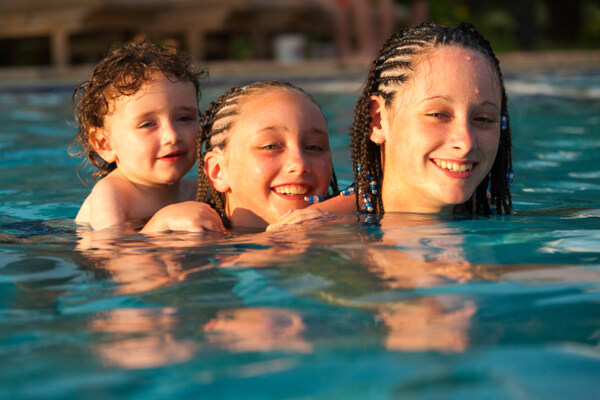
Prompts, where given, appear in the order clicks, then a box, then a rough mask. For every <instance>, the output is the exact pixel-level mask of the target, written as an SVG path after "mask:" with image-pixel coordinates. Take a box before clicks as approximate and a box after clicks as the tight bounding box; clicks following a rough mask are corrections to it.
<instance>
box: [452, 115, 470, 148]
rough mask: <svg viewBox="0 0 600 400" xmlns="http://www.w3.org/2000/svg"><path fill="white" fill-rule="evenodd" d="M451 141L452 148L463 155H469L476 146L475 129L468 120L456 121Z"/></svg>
mask: <svg viewBox="0 0 600 400" xmlns="http://www.w3.org/2000/svg"><path fill="white" fill-rule="evenodd" d="M450 141H451V145H452V148H453V149H454V150H456V151H457V152H459V153H460V154H461V155H464V154H467V153H468V152H469V151H471V150H472V149H473V148H474V147H475V146H476V141H475V128H474V127H473V125H472V124H471V122H470V121H469V120H468V119H461V120H458V119H457V120H456V123H455V125H454V127H453V129H452V134H451V136H450Z"/></svg>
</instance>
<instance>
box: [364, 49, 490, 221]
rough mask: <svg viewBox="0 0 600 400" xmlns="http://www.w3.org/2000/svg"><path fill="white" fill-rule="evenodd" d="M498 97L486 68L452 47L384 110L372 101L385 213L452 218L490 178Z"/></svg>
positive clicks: (434, 55) (430, 60) (419, 69)
mask: <svg viewBox="0 0 600 400" xmlns="http://www.w3.org/2000/svg"><path fill="white" fill-rule="evenodd" d="M500 110H501V91H500V84H499V81H498V77H497V76H496V74H495V73H494V70H493V68H492V65H491V64H490V61H488V60H486V59H485V58H484V56H483V55H481V54H480V53H478V52H476V51H473V50H467V49H464V48H461V47H457V46H440V47H437V48H435V49H433V50H432V51H431V52H430V53H429V54H428V55H426V56H424V58H423V59H422V60H419V61H418V62H417V64H416V69H415V71H414V77H413V79H411V80H410V81H408V82H407V83H406V84H404V86H401V88H400V89H399V90H398V91H397V93H396V96H395V100H394V102H393V103H392V104H391V105H390V106H389V107H386V106H385V105H384V100H383V99H382V98H381V97H379V96H372V97H371V114H372V116H373V129H372V133H371V140H372V141H373V142H375V143H377V144H379V145H381V151H382V160H383V165H384V171H385V172H384V178H383V182H382V199H383V204H384V206H385V210H386V211H399V212H418V213H440V212H442V213H450V212H452V210H453V208H454V206H455V205H458V204H462V203H464V202H465V201H467V200H468V199H469V198H470V197H471V195H472V194H473V191H474V190H475V188H476V187H477V185H478V184H479V183H480V182H481V181H482V180H483V179H484V177H485V176H486V175H487V174H488V172H489V171H490V169H491V167H492V165H493V163H494V159H495V157H496V153H497V150H498V143H499V138H500Z"/></svg>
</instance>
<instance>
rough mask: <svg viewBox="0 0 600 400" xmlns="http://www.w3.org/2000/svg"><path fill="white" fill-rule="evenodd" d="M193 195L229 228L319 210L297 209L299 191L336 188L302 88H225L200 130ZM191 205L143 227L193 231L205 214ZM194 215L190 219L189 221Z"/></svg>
mask: <svg viewBox="0 0 600 400" xmlns="http://www.w3.org/2000/svg"><path fill="white" fill-rule="evenodd" d="M197 147H198V159H199V160H202V162H199V185H198V195H197V200H198V201H200V202H206V203H208V204H210V205H211V206H212V207H213V208H214V209H215V210H217V212H218V214H219V215H220V217H221V219H222V221H223V223H224V225H225V226H226V227H227V228H232V229H238V230H239V229H246V228H251V229H260V230H264V229H265V228H266V227H267V226H268V225H269V224H272V223H274V222H276V221H278V222H279V223H282V221H283V222H295V221H298V220H304V219H308V218H311V217H313V216H319V215H322V214H321V213H320V212H319V211H316V210H311V211H307V212H306V213H302V212H300V211H296V212H293V211H292V213H291V214H289V213H288V212H289V211H290V210H301V209H304V208H306V207H307V206H308V204H307V203H306V202H305V200H304V199H305V197H317V196H325V195H326V194H327V191H328V189H329V187H331V189H332V193H337V182H336V179H335V174H334V173H333V166H332V160H331V151H330V148H329V130H328V128H327V121H326V120H325V116H324V115H323V112H322V111H321V108H320V107H319V106H318V105H317V103H316V102H315V100H314V99H313V98H312V97H311V96H310V95H309V94H308V93H306V92H305V91H303V90H302V89H300V88H298V87H296V86H294V85H292V84H289V83H283V82H279V81H267V82H256V83H252V84H249V85H246V86H242V87H235V88H232V89H230V90H229V91H228V92H227V93H226V94H224V95H223V96H221V97H219V98H218V99H217V100H215V101H213V102H212V103H211V104H210V105H209V106H208V108H207V110H206V112H205V114H204V116H203V118H202V123H201V130H200V134H199V136H198V146H197ZM196 207H197V206H196V205H195V204H193V203H189V202H188V203H183V204H175V205H172V206H169V207H168V208H167V209H165V210H161V211H160V212H159V213H157V215H155V217H154V218H152V220H150V221H149V223H148V225H146V227H145V228H144V231H145V232H150V231H156V230H165V229H171V230H195V229H194V225H195V224H196V222H197V221H200V220H201V219H202V218H203V217H202V215H201V210H200V212H197V210H196ZM191 219H196V221H191Z"/></svg>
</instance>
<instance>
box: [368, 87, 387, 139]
mask: <svg viewBox="0 0 600 400" xmlns="http://www.w3.org/2000/svg"><path fill="white" fill-rule="evenodd" d="M369 100H370V102H369V114H370V115H371V126H370V128H369V132H370V136H369V138H370V139H371V141H372V142H374V143H376V144H379V145H381V144H384V143H385V139H386V132H387V109H386V108H385V100H384V99H383V97H381V96H371V97H370V98H369Z"/></svg>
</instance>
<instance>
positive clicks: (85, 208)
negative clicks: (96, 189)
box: [75, 194, 92, 224]
mask: <svg viewBox="0 0 600 400" xmlns="http://www.w3.org/2000/svg"><path fill="white" fill-rule="evenodd" d="M91 196H92V195H91V194H90V195H88V197H86V199H85V201H84V202H83V204H82V205H81V207H80V208H79V211H78V212H77V216H76V217H75V222H77V223H80V224H89V223H90V197H91Z"/></svg>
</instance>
